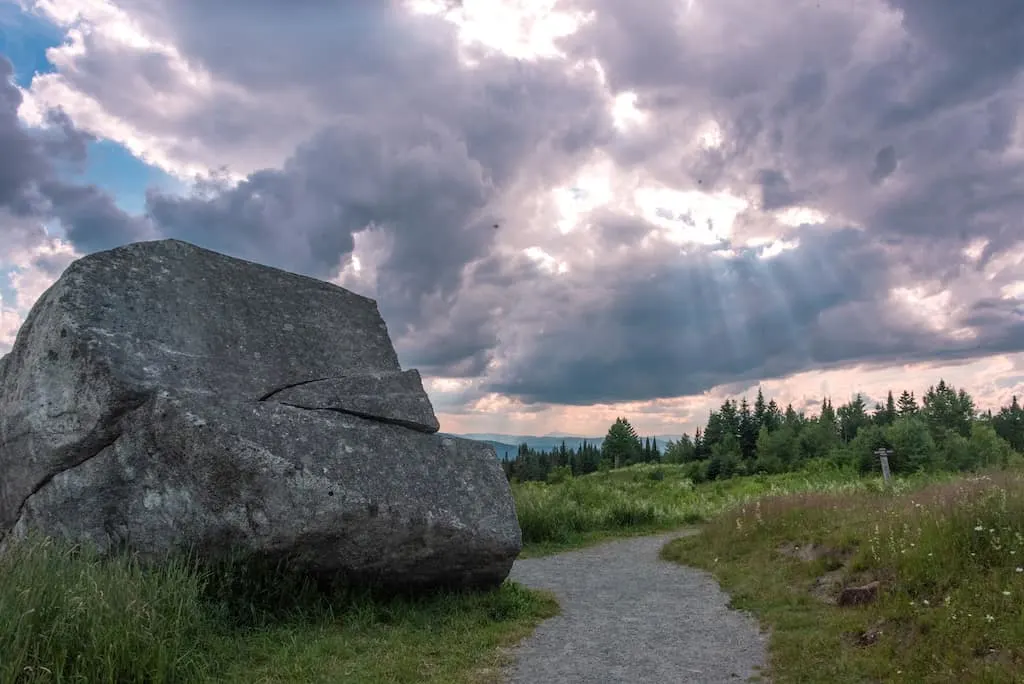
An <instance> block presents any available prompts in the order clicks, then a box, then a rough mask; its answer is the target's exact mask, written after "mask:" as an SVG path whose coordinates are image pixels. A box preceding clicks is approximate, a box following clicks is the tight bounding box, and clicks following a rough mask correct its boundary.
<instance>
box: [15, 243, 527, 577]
mask: <svg viewBox="0 0 1024 684" xmlns="http://www.w3.org/2000/svg"><path fill="white" fill-rule="evenodd" d="M437 430H438V423H437V419H436V417H435V416H434V412H433V409H432V407H431V406H430V402H429V399H428V398H427V395H426V393H425V392H424V391H423V387H422V382H421V380H420V377H419V374H418V373H417V372H416V371H402V370H401V369H400V367H399V364H398V359H397V356H396V354H395V351H394V348H393V347H392V345H391V341H390V338H389V336H388V333H387V328H386V326H385V325H384V322H383V320H382V319H381V317H380V314H379V312H378V310H377V306H376V304H375V303H374V302H373V301H372V300H370V299H366V298H364V297H360V296H359V295H356V294H353V293H351V292H348V291H346V290H344V289H342V288H339V287H335V286H333V285H330V284H328V283H324V282H321V281H317V280H313V279H310V278H305V277H302V276H297V275H294V274H290V273H286V272H283V271H279V270H276V269H272V268H268V267H264V266H259V265H256V264H252V263H249V262H245V261H241V260H238V259H232V258H229V257H226V256H223V255H220V254H217V253H214V252H210V251H207V250H203V249H199V248H197V247H195V246H192V245H189V244H187V243H183V242H178V241H174V240H164V241H158V242H148V243H137V244H133V245H129V246H127V247H122V248H119V249H115V250H111V251H108V252H102V253H98V254H94V255H91V256H88V257H85V258H83V259H80V260H79V261H77V262H75V263H73V264H72V265H71V266H69V267H68V269H67V271H66V272H65V274H64V275H63V276H62V277H61V278H60V280H59V281H58V282H57V283H55V284H54V286H53V287H51V288H50V290H48V291H47V292H46V293H45V294H44V295H43V296H42V297H41V298H40V300H39V302H38V303H37V304H36V306H35V307H34V308H33V309H32V311H31V313H30V314H29V316H28V319H27V320H26V322H25V324H24V326H23V327H22V330H21V331H20V332H19V334H18V338H17V341H16V342H15V345H14V348H13V349H12V351H11V353H10V354H9V355H8V356H6V357H4V358H3V359H0V533H3V532H6V531H9V530H14V532H15V535H14V536H21V535H23V534H25V533H26V532H28V531H29V530H38V531H41V532H43V533H45V534H50V535H59V536H64V537H66V538H69V539H72V540H89V541H91V542H93V543H95V544H97V545H99V546H100V547H101V548H107V549H114V548H118V547H119V546H120V545H127V546H128V547H129V548H131V549H132V550H135V551H137V552H139V553H141V554H143V555H144V556H146V555H148V556H152V557H157V556H160V555H162V554H164V553H166V552H167V551H170V550H175V549H184V548H194V549H199V550H201V552H202V553H203V555H204V556H206V557H208V558H217V557H218V555H219V554H221V553H227V552H228V551H229V550H231V549H234V550H237V549H238V548H241V549H244V550H247V551H250V552H252V553H253V554H256V555H277V556H280V555H287V556H290V557H292V558H294V559H295V561H296V562H297V563H299V564H300V565H301V566H302V567H305V568H307V569H308V570H310V571H311V572H316V573H318V574H343V575H348V576H351V577H353V578H372V579H374V580H375V581H378V582H382V583H384V584H390V585H401V586H406V587H408V586H433V585H438V584H443V585H449V586H489V585H494V584H497V583H500V582H501V581H502V580H503V579H504V578H505V576H506V575H507V574H508V571H509V569H510V568H511V564H512V561H513V560H514V558H515V556H516V555H517V554H518V552H519V550H520V546H521V535H520V530H519V525H518V522H517V520H516V515H515V508H514V505H513V502H512V497H511V492H510V490H509V487H508V484H507V482H506V479H505V477H504V474H503V473H502V471H501V468H500V465H499V464H498V461H497V458H496V457H495V454H494V452H493V450H492V449H490V448H489V447H487V446H486V445H484V444H482V443H478V442H473V441H469V440H462V439H456V438H451V437H444V436H441V435H437V434H433V433H435V432H436V431H437Z"/></svg>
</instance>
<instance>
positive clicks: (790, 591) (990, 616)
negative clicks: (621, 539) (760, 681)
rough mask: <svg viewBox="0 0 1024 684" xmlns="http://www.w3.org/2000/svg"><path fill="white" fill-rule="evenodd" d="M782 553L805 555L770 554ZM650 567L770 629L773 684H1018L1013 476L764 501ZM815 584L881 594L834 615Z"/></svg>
mask: <svg viewBox="0 0 1024 684" xmlns="http://www.w3.org/2000/svg"><path fill="white" fill-rule="evenodd" d="M920 484H921V483H918V485H920ZM794 547H803V548H805V549H808V548H811V549H815V550H816V551H815V553H811V554H808V556H806V557H804V558H798V557H794V556H793V555H792V553H787V552H784V549H787V548H788V549H792V548H794ZM663 555H664V556H665V557H666V558H669V559H672V560H677V561H679V562H683V563H687V564H691V565H698V566H700V567H704V568H707V569H709V570H711V571H712V572H713V573H714V574H715V575H716V577H717V578H718V579H719V580H720V581H721V582H722V584H723V586H724V588H725V589H726V590H727V591H729V592H730V593H731V594H732V595H733V598H734V602H735V603H736V604H737V605H738V606H739V607H743V608H748V609H751V610H753V611H754V612H755V613H757V614H758V615H759V616H760V617H761V618H762V620H763V621H764V622H766V623H767V624H769V625H770V626H771V628H772V673H771V674H772V678H773V681H778V682H787V681H792V682H797V681H810V680H811V679H813V680H815V681H835V682H860V681H908V682H909V681H913V682H947V681H956V680H960V681H978V682H1014V681H1020V680H1019V673H1020V671H1021V667H1022V666H1024V474H1021V473H1019V472H992V473H988V474H982V475H972V476H961V477H958V478H955V479H950V480H948V481H945V482H938V483H933V484H929V485H927V486H916V487H912V486H906V485H904V486H903V487H901V488H898V489H897V490H896V491H894V492H846V493H841V494H840V493H817V494H812V493H806V494H802V495H797V496H776V497H770V498H766V499H763V500H761V501H757V502H752V503H748V504H746V505H743V506H740V507H739V508H736V509H733V510H732V511H730V512H728V513H726V514H724V515H722V516H720V517H719V518H718V519H716V520H715V521H713V522H711V523H710V524H709V525H708V526H707V527H706V528H705V531H704V534H702V535H700V536H699V537H697V538H691V539H683V540H678V541H675V542H672V543H671V544H670V545H669V546H668V547H666V549H665V551H664V554H663ZM823 579H829V580H830V581H831V582H832V583H833V586H834V587H836V588H839V587H842V586H850V585H859V584H863V583H865V582H868V581H872V580H878V581H879V582H880V587H881V592H880V595H879V598H878V600H877V602H875V603H873V604H871V605H868V606H863V607H857V608H849V607H845V608H841V607H837V606H834V605H828V604H827V603H825V602H823V601H822V600H821V597H820V596H816V592H817V591H818V590H820V588H821V587H822V580H823ZM832 593H833V594H834V593H835V589H834V590H833V591H832ZM826 598H827V596H826Z"/></svg>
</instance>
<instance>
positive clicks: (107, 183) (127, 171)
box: [68, 140, 183, 214]
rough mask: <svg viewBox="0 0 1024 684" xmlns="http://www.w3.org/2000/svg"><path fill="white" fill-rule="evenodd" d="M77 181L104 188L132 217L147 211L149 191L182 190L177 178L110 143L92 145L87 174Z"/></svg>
mask: <svg viewBox="0 0 1024 684" xmlns="http://www.w3.org/2000/svg"><path fill="white" fill-rule="evenodd" d="M68 180H71V179H70V178H69V179H68ZM75 180H78V181H84V182H87V183H93V184H95V185H98V186H99V187H101V188H103V189H104V190H106V191H107V192H108V193H110V194H111V195H113V196H114V198H115V200H116V201H117V205H118V206H119V207H121V208H122V209H124V210H125V211H126V212H128V213H130V214H141V213H142V212H143V211H144V210H145V208H146V189H147V188H150V187H157V188H160V189H161V190H164V191H166V192H179V191H180V190H181V189H182V188H183V184H182V183H181V182H180V181H178V180H177V179H176V178H174V177H173V176H171V175H169V174H167V173H165V172H163V171H161V170H160V169H158V168H156V167H155V166H150V165H149V164H147V163H145V162H144V161H142V160H141V159H139V158H138V157H135V156H133V155H132V153H131V152H129V151H128V149H127V148H125V147H124V146H123V145H121V144H119V143H116V142H113V141H111V140H99V141H96V142H93V143H90V144H89V158H88V163H87V167H86V172H85V174H84V175H81V176H77V178H76V179H75Z"/></svg>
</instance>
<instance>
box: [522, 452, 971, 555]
mask: <svg viewBox="0 0 1024 684" xmlns="http://www.w3.org/2000/svg"><path fill="white" fill-rule="evenodd" d="M951 477H952V475H929V476H924V475H921V476H916V477H913V478H908V479H905V480H897V481H895V482H894V483H893V484H892V485H889V486H890V487H896V488H905V487H912V486H916V484H915V483H917V482H919V481H922V480H923V479H928V480H934V479H942V478H945V479H949V478H951ZM884 486H885V485H884V484H883V482H882V479H881V477H877V478H870V477H868V478H863V477H860V476H859V475H858V474H857V473H855V472H853V471H852V470H840V469H837V468H835V467H831V466H828V465H824V464H812V467H811V469H808V470H805V471H802V472H796V473H783V474H779V475H759V476H753V477H742V478H733V479H729V480H722V481H716V482H710V483H705V484H701V485H694V484H693V482H692V481H691V480H690V479H689V478H688V477H687V475H686V468H685V466H682V465H652V464H644V465H636V466H631V467H629V468H623V469H620V470H611V471H606V472H597V473H591V474H588V475H584V476H582V477H578V478H568V479H565V480H563V481H561V482H558V483H556V484H547V483H538V482H525V483H521V484H520V483H516V484H513V486H512V492H513V495H514V497H515V501H516V511H517V513H518V515H519V524H520V527H521V528H522V531H523V542H524V544H526V545H533V546H538V545H540V546H545V545H547V546H551V547H554V548H557V547H558V546H559V545H570V544H572V543H574V542H575V541H579V540H581V539H583V538H585V537H586V535H588V534H594V533H598V534H600V533H604V534H616V533H624V532H644V531H650V530H660V529H675V528H679V527H682V526H685V525H690V524H694V523H699V522H703V521H706V520H710V519H711V518H713V517H714V516H716V515H718V514H719V513H721V512H722V511H724V510H727V509H729V508H732V507H735V506H739V505H742V504H744V503H746V502H749V501H753V500H756V499H758V498H761V497H763V496H774V495H781V494H790V493H798V492H806V491H819V492H820V491H831V492H853V491H872V490H878V491H880V490H881V489H883V487H884Z"/></svg>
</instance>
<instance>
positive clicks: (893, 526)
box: [0, 462, 1024, 683]
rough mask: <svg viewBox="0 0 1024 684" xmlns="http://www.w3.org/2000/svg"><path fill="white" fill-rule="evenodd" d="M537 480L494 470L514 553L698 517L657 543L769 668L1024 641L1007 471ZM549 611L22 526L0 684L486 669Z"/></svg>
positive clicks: (986, 676)
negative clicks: (380, 592)
mask: <svg viewBox="0 0 1024 684" xmlns="http://www.w3.org/2000/svg"><path fill="white" fill-rule="evenodd" d="M552 480H553V482H552V483H550V484H548V483H536V482H529V483H513V486H512V489H513V494H514V496H515V499H516V505H517V510H518V514H519V518H520V524H521V527H522V529H523V535H524V541H525V545H524V552H523V556H536V555H542V554H547V553H553V552H557V551H561V550H565V549H570V548H574V547H579V546H584V545H588V544H592V543H595V542H597V541H600V540H602V539H607V538H613V537H621V536H629V535H636V534H645V533H652V532H658V531H665V530H672V529H678V528H683V527H688V526H693V525H696V524H700V525H702V526H703V529H704V532H703V534H700V535H698V536H696V537H691V538H687V539H684V540H681V541H677V542H672V543H671V544H670V545H669V546H667V547H666V549H665V551H664V556H665V558H667V559H670V560H674V561H678V562H682V563H686V564H688V565H694V566H698V567H702V568H706V569H707V570H709V571H710V572H712V573H713V574H714V575H715V576H716V578H718V579H719V581H720V582H721V583H722V584H723V586H724V587H725V589H726V590H727V591H729V592H730V593H731V594H732V595H733V598H734V603H735V605H736V606H737V607H740V608H744V609H747V610H750V611H752V612H753V613H755V614H756V615H757V616H758V617H759V618H760V619H761V621H762V622H763V624H764V625H765V626H766V627H769V628H770V629H771V631H772V641H771V649H772V650H771V658H772V661H771V664H772V668H773V671H772V677H773V680H775V681H780V682H784V681H839V682H842V681H879V680H884V681H890V680H892V678H893V677H896V678H897V679H896V680H897V681H898V680H899V678H901V677H904V676H905V677H906V681H922V682H924V681H948V679H943V677H949V676H950V673H959V674H957V676H962V674H963V673H967V674H968V675H970V676H971V677H975V678H973V679H971V681H993V682H996V681H1010V680H1008V679H1006V678H1005V676H1004V675H1005V673H1006V672H1008V671H1009V668H1011V667H1012V666H1013V664H1015V663H1016V662H1017V657H1018V652H1017V651H1018V650H1017V648H1016V647H1015V646H1014V643H1024V620H1022V613H1021V610H1020V608H1021V607H1022V606H1024V601H1022V600H1021V599H1020V598H1018V593H1020V595H1021V596H1024V571H1020V570H1019V568H1020V567H1021V566H1019V565H1017V564H1016V563H1018V562H1019V563H1024V539H1022V536H1021V535H1022V533H1024V476H1022V475H1020V474H1018V473H1017V472H1016V471H1007V472H999V473H992V474H989V475H985V476H978V475H966V476H965V475H953V474H942V473H932V474H927V475H925V474H920V475H912V476H907V477H904V478H899V479H896V480H894V481H893V482H892V483H891V484H889V485H886V484H885V483H883V482H882V480H881V478H880V477H860V476H858V475H857V474H856V473H855V472H853V471H851V470H843V469H839V468H836V467H835V466H833V465H830V464H829V463H827V462H811V463H809V464H808V465H807V467H806V468H805V469H804V470H803V471H800V472H790V473H784V474H777V475H756V476H748V477H739V478H732V479H728V480H720V481H715V482H710V483H704V484H700V485H694V484H693V483H692V482H691V481H690V480H689V479H688V478H687V477H686V473H685V468H684V467H683V466H680V465H657V464H641V465H634V466H631V467H628V468H623V469H618V470H610V471H603V472H596V473H592V474H589V475H586V476H582V477H577V478H573V477H571V476H562V477H554V478H552ZM797 546H801V547H806V548H811V549H815V551H814V552H813V553H810V554H800V553H798V552H796V553H794V552H793V549H795V548H796V547H797ZM830 573H831V574H830ZM823 576H828V577H831V578H832V579H834V580H836V581H838V580H839V579H842V580H849V581H867V580H869V579H879V580H880V581H882V589H883V590H882V593H881V596H880V598H879V600H878V601H877V602H876V603H875V604H872V605H869V606H864V607H857V608H839V607H837V606H834V605H830V604H828V603H826V602H825V601H824V600H822V598H821V597H820V596H816V595H815V587H817V586H818V584H820V582H819V579H820V578H821V577H823ZM1007 592H1009V593H1007ZM819 593H820V592H819ZM558 610H559V608H558V605H557V602H556V601H555V600H554V598H553V597H552V596H551V595H547V594H544V593H541V592H535V591H532V590H527V589H525V588H523V587H521V586H518V585H516V584H514V583H511V582H506V583H504V584H503V585H502V587H501V588H500V589H498V590H496V591H493V592H488V593H458V592H448V593H444V594H440V595H437V596H434V597H431V598H420V599H412V598H407V597H381V596H374V595H372V594H370V593H368V592H363V591H357V590H352V589H350V588H345V587H338V588H336V589H335V590H333V591H331V592H328V593H326V594H324V593H322V592H320V591H318V590H316V589H314V588H313V587H310V586H308V585H307V584H305V583H304V582H302V580H301V579H300V578H295V577H291V576H289V575H288V573H287V572H286V571H285V570H283V569H281V568H272V569H267V570H265V571H260V572H258V573H251V572H250V573H243V572H241V570H240V568H239V567H234V566H224V567H222V568H217V569H200V568H198V566H194V565H192V564H189V563H188V562H186V561H181V562H177V563H170V564H168V565H166V566H165V567H163V568H162V569H161V570H160V571H150V570H145V569H143V568H141V567H139V566H138V565H137V564H136V563H134V562H132V561H131V560H130V559H124V558H121V559H116V560H110V561H101V560H99V559H97V558H96V557H94V556H92V555H91V554H90V553H89V552H88V551H87V550H83V549H73V548H68V547H66V546H62V545H60V544H57V543H54V542H52V541H45V540H32V541H31V542H30V543H26V544H24V545H21V546H17V547H15V550H14V551H13V552H12V553H11V554H9V555H7V556H4V557H3V558H2V559H0V681H3V682H19V683H20V682H86V681H87V682H100V683H102V682H143V681H145V682H168V683H170V682H242V681H244V682H328V681H339V680H340V681H350V682H367V683H373V682H496V681H500V669H501V666H502V664H503V663H505V662H507V650H508V647H509V646H511V645H513V644H515V643H516V642H517V641H519V640H520V639H521V638H523V637H524V636H526V635H528V634H529V633H530V632H531V631H532V630H533V629H534V627H535V626H536V625H537V624H539V623H540V622H541V621H543V620H544V619H547V618H548V617H551V616H553V615H555V614H557V612H558ZM823 625H824V626H825V627H824V628H822V626H823ZM1014 640H1016V642H1015V641H1014ZM868 642H870V643H869V644H868V645H864V644H867V643H868ZM837 654H838V657H837ZM844 668H846V669H844ZM849 668H853V669H849ZM843 672H853V673H854V674H853V675H850V676H849V677H846V678H844V676H843ZM826 675H827V676H826ZM977 677H981V678H977Z"/></svg>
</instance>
